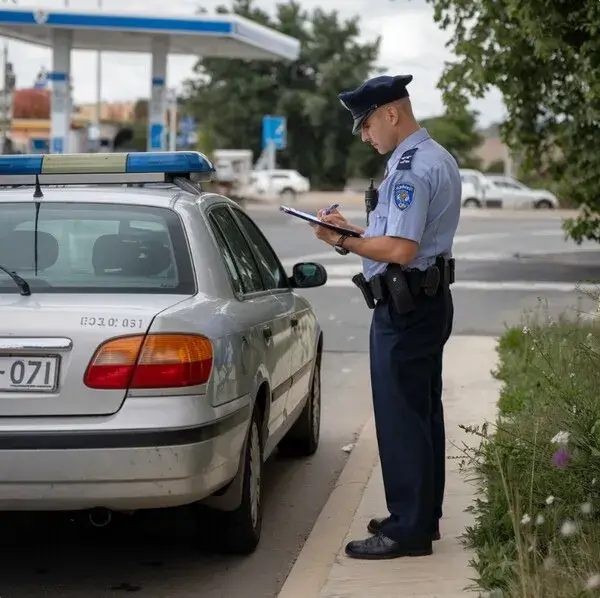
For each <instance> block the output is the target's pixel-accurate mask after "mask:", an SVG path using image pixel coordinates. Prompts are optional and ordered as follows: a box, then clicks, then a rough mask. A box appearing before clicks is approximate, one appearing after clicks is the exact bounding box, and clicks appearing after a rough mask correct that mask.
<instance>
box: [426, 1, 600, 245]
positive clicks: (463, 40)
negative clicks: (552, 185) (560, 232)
mask: <svg viewBox="0 0 600 598" xmlns="http://www.w3.org/2000/svg"><path fill="white" fill-rule="evenodd" d="M427 1H428V2H429V3H430V4H431V5H433V7H434V18H435V21H436V22H437V23H438V24H440V26H441V27H442V28H443V29H451V30H452V35H451V39H450V43H449V47H450V48H451V49H452V50H453V52H454V54H455V55H456V57H457V60H456V61H455V62H453V63H449V64H447V66H446V69H445V72H444V74H443V76H442V78H441V80H440V83H439V86H440V88H441V89H442V91H443V95H444V100H445V102H446V105H447V106H448V107H449V108H450V109H457V108H458V109H461V110H464V107H465V106H466V104H467V101H468V99H469V98H481V97H483V95H484V94H485V93H486V91H487V90H488V89H490V88H491V87H492V86H495V87H497V88H498V89H499V90H500V91H501V93H502V95H503V98H504V103H505V105H506V108H507V111H508V118H507V121H506V123H505V124H504V125H503V126H502V135H503V138H504V140H505V142H506V143H507V144H508V145H509V147H511V148H512V149H514V150H516V152H517V154H518V158H519V159H520V161H521V163H522V165H523V166H524V167H525V168H528V169H531V170H535V171H537V172H540V173H542V174H544V175H545V176H549V177H550V178H552V179H553V180H554V181H557V182H558V183H559V185H560V190H561V192H560V193H561V195H562V196H563V197H564V198H567V197H568V198H569V199H570V200H571V201H573V202H575V203H576V204H578V205H580V206H581V207H582V215H581V216H580V217H579V218H578V219H576V220H567V221H566V222H565V229H566V231H567V232H568V233H569V234H570V235H571V236H572V237H573V238H574V239H575V240H576V241H577V242H581V241H582V240H583V239H585V238H588V239H594V240H596V241H600V186H599V184H598V181H600V158H599V156H600V135H598V127H599V126H600V77H598V65H599V64H600V2H598V0H579V1H578V2H565V1H564V0H427Z"/></svg>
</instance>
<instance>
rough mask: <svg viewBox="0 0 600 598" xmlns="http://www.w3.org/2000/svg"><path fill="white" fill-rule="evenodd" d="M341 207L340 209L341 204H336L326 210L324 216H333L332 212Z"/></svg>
mask: <svg viewBox="0 0 600 598" xmlns="http://www.w3.org/2000/svg"><path fill="white" fill-rule="evenodd" d="M339 207H340V204H339V203H334V204H332V205H330V206H329V207H328V208H327V209H326V210H325V212H324V214H326V215H329V214H331V212H333V210H335V209H336V208H339Z"/></svg>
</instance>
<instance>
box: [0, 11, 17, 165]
mask: <svg viewBox="0 0 600 598" xmlns="http://www.w3.org/2000/svg"><path fill="white" fill-rule="evenodd" d="M2 2H3V4H6V2H7V0H2ZM10 2H11V3H12V4H16V3H17V0H10ZM2 77H3V81H2V91H0V153H2V154H4V153H6V150H7V145H8V143H7V142H8V132H9V131H10V126H11V124H12V116H13V97H14V92H15V86H16V82H17V79H16V76H15V72H14V68H13V65H12V63H11V62H8V40H7V39H6V38H5V39H4V44H3V47H2Z"/></svg>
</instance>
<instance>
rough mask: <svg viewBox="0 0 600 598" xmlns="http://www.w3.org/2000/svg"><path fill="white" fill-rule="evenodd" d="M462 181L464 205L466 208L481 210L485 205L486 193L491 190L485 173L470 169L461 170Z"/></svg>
mask: <svg viewBox="0 0 600 598" xmlns="http://www.w3.org/2000/svg"><path fill="white" fill-rule="evenodd" d="M460 180H461V181H462V202H461V203H462V205H463V207H465V208H480V207H482V206H483V205H485V197H486V191H487V189H489V188H490V186H491V184H490V181H488V179H487V178H486V176H485V175H484V174H483V172H480V171H479V170H472V169H470V168H461V169H460Z"/></svg>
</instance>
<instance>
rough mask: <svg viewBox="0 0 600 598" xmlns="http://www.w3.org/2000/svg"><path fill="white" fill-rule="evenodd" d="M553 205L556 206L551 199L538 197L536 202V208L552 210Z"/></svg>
mask: <svg viewBox="0 0 600 598" xmlns="http://www.w3.org/2000/svg"><path fill="white" fill-rule="evenodd" d="M553 207H554V206H553V205H552V202H551V201H550V200H549V199H538V201H536V202H535V209H536V210H551V209H552V208H553Z"/></svg>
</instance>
